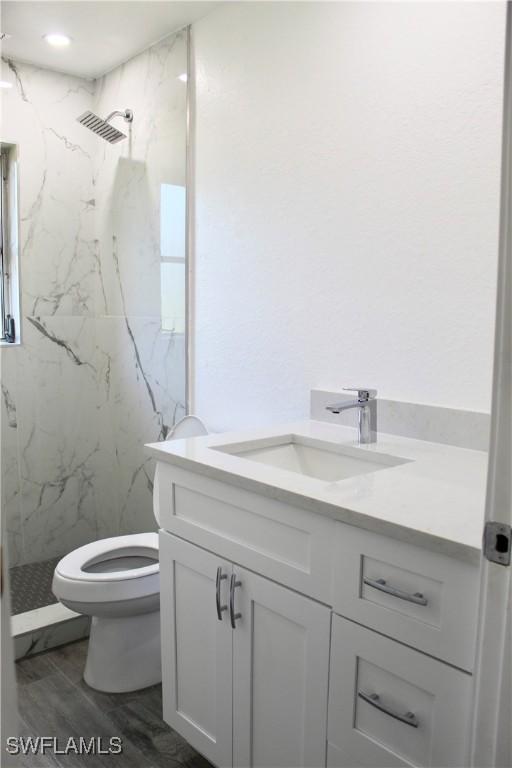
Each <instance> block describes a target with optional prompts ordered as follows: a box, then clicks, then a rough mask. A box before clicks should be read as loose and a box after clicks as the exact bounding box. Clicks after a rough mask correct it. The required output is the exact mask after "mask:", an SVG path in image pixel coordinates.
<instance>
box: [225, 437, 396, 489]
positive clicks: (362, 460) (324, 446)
mask: <svg viewBox="0 0 512 768" xmlns="http://www.w3.org/2000/svg"><path fill="white" fill-rule="evenodd" d="M211 448H213V449H214V450H216V451H223V452H224V453H229V454H231V455H232V456H238V457H239V458H241V459H247V460H248V461H255V462H258V463H260V464H267V465H268V466H270V467H274V468H275V469H285V470H287V471H288V472H296V473H297V474H300V475H307V476H308V477H314V478H316V479H317V480H325V481H328V482H336V481H337V480H345V479H346V478H348V477H354V476H355V475H364V474H367V473H369V472H378V471H379V470H382V469H389V468H390V467H397V466H399V465H400V464H407V463H408V461H409V460H408V459H399V458H397V457H396V456H390V455H389V454H387V453H377V452H375V451H373V450H372V451H371V452H370V451H366V450H365V449H363V448H353V447H351V446H347V445H337V444H336V443H330V442H327V441H324V440H316V439H314V438H310V437H303V436H302V435H278V436H277V437H269V438H263V439H261V440H251V441H250V442H245V443H235V444H233V443H232V444H230V445H216V446H211Z"/></svg>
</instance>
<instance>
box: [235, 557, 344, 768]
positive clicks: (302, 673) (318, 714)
mask: <svg viewBox="0 0 512 768" xmlns="http://www.w3.org/2000/svg"><path fill="white" fill-rule="evenodd" d="M233 578H234V579H235V582H236V583H239V585H238V586H237V587H236V588H235V589H234V602H233V609H234V614H235V615H236V614H238V613H240V614H241V616H240V617H239V618H237V619H236V621H235V629H234V631H233V684H234V687H233V763H234V765H235V766H244V767H245V766H251V768H256V766H258V768H259V767H260V766H261V767H263V766H267V767H268V768H275V766H279V768H286V767H287V766H289V767H290V768H299V766H310V767H311V768H320V767H321V766H325V760H326V725H327V691H328V672H329V634H330V616H331V614H330V609H329V608H327V607H325V606H323V605H320V604H319V603H316V602H315V601H313V600H311V599H310V598H307V597H303V596H301V595H298V594H297V593H295V592H292V591H291V590H289V589H286V588H285V587H281V586H278V585H277V584H275V583H274V582H271V581H269V580H268V579H265V578H262V577H261V576H256V575H255V574H253V573H250V572H248V571H244V570H243V569H241V568H238V567H237V566H236V565H234V566H233Z"/></svg>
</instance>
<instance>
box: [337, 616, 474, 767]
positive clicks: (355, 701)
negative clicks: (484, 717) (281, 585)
mask: <svg viewBox="0 0 512 768" xmlns="http://www.w3.org/2000/svg"><path fill="white" fill-rule="evenodd" d="M470 696H471V675H468V674H467V673H465V672H461V671H459V670H457V669H454V668H453V667H449V666H448V665H447V664H444V663H443V662H441V661H437V660H436V659H433V658H431V657H430V656H425V655H424V654H423V653H420V652H418V651H415V650H412V649H411V648H406V647H405V646H403V645H401V644H400V643H397V642H396V641H395V640H390V639H389V638H387V637H383V636H382V635H378V634H377V633H375V632H373V631H372V630H370V629H366V628H365V627H361V626H360V625H359V624H354V623H353V622H351V621H348V620H346V619H342V618H340V617H339V616H334V617H333V633H332V645H331V673H330V687H329V728H328V736H327V739H328V746H327V764H328V766H330V768H335V767H336V768H354V766H367V767H368V768H395V767H396V766H450V768H454V766H463V765H467V736H468V728H467V726H468V722H469V706H470Z"/></svg>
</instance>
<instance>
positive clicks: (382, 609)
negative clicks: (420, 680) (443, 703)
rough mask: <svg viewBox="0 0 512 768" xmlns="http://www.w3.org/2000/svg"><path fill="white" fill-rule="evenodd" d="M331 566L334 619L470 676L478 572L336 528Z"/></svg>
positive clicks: (456, 562)
mask: <svg viewBox="0 0 512 768" xmlns="http://www.w3.org/2000/svg"><path fill="white" fill-rule="evenodd" d="M334 561H335V565H334V576H333V593H332V604H333V607H334V610H335V611H336V613H339V614H342V615H343V616H346V617H347V618H349V619H354V620H355V621H358V622H360V623H361V624H365V625H366V626H369V627H372V628H373V629H377V630H378V631H379V632H383V633H384V634H386V635H389V636H390V637H394V638H396V639H397V640H400V641H402V642H403V643H406V644H407V645H411V646H413V647H415V648H419V649H420V650H422V651H425V652H426V653H429V654H432V655H433V656H436V657H437V658H440V659H443V660H445V661H448V662H450V663H451V664H454V665H456V666H458V667H461V668H462V669H467V670H472V668H473V663H474V654H475V642H476V627H477V609H478V591H479V583H480V580H479V569H478V567H477V566H475V565H471V564H468V563H464V562H462V561H459V560H455V559H454V558H449V557H445V556H444V555H440V554H437V553H435V552H430V551H428V550H425V549H420V548H418V547H415V546H413V545H411V544H405V543H403V542H400V541H396V540H395V539H390V538H387V537H385V536H380V535H378V534H374V533H371V532H369V531H365V530H362V529H360V528H354V527H352V526H348V525H343V524H342V523H337V524H336V545H335V556H334Z"/></svg>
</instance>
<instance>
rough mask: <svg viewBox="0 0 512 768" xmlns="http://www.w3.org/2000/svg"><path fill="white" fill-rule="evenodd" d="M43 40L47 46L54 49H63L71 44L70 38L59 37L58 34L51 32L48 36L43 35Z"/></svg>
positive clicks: (65, 36)
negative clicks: (51, 46)
mask: <svg viewBox="0 0 512 768" xmlns="http://www.w3.org/2000/svg"><path fill="white" fill-rule="evenodd" d="M44 39H45V40H46V42H47V43H48V44H49V45H54V46H55V47H56V48H64V47H65V46H66V45H69V44H70V42H71V38H70V37H68V36H67V35H61V34H60V33H58V32H51V33H50V34H48V35H44Z"/></svg>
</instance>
